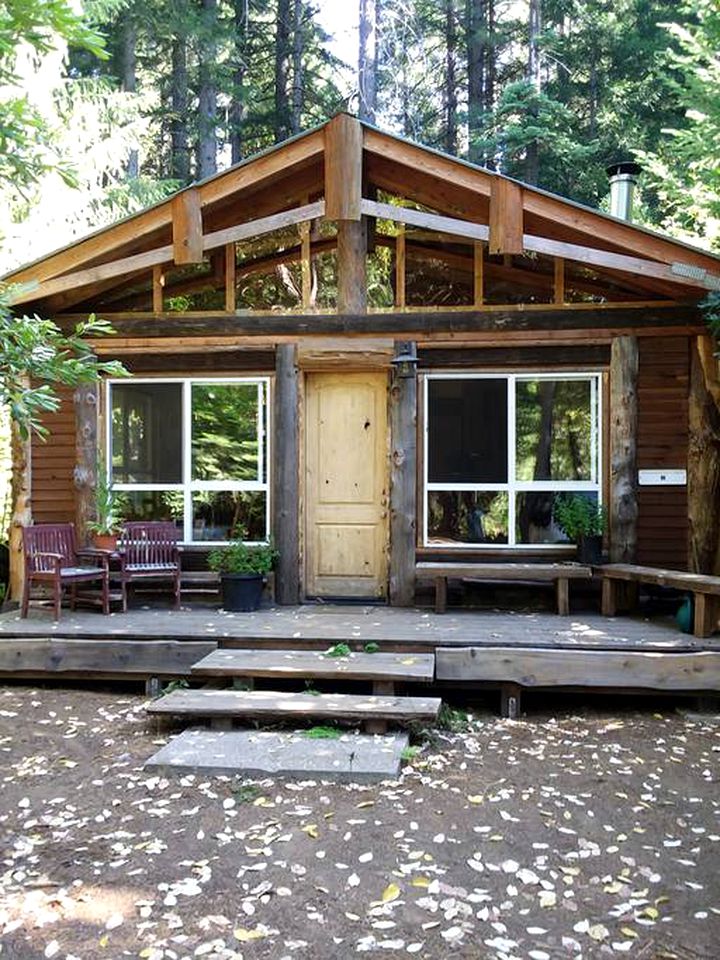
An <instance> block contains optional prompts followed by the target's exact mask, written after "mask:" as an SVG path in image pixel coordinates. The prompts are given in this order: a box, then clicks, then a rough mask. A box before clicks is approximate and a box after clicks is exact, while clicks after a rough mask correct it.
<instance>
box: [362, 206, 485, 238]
mask: <svg viewBox="0 0 720 960" xmlns="http://www.w3.org/2000/svg"><path fill="white" fill-rule="evenodd" d="M361 209H362V212H363V213H364V214H366V215H367V216H370V217H376V218H377V219H379V220H392V221H393V223H405V224H410V225H412V226H414V227H423V228H424V229H426V230H438V231H439V232H440V233H447V234H450V235H451V236H457V237H466V238H468V239H469V240H487V239H488V237H489V235H490V231H489V228H488V227H487V226H485V224H483V223H473V222H472V221H470V220H457V219H455V218H454V217H443V216H440V214H437V213H426V212H425V211H424V210H412V209H411V208H410V207H398V206H396V205H395V204H392V203H378V201H377V200H363V201H362V203H361Z"/></svg>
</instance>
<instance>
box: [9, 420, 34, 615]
mask: <svg viewBox="0 0 720 960" xmlns="http://www.w3.org/2000/svg"><path fill="white" fill-rule="evenodd" d="M10 430H11V450H12V479H11V481H10V495H11V497H12V519H11V521H10V537H9V541H10V542H9V550H10V595H9V599H10V600H15V601H17V602H18V603H19V602H20V600H21V598H22V591H23V584H24V583H25V562H24V559H23V549H22V528H23V527H27V526H29V525H30V524H31V523H32V511H31V504H30V481H31V466H32V443H31V440H30V438H29V437H28V438H27V439H26V440H25V439H23V438H22V437H21V436H20V431H19V429H18V427H17V425H16V424H15V422H14V421H11V424H10Z"/></svg>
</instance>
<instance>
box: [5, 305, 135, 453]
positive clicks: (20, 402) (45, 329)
mask: <svg viewBox="0 0 720 960" xmlns="http://www.w3.org/2000/svg"><path fill="white" fill-rule="evenodd" d="M8 297H9V295H8V291H7V290H6V291H0V404H3V405H7V407H8V408H9V410H10V416H11V417H12V419H13V420H14V421H15V423H16V424H17V426H18V428H19V430H20V435H21V436H22V437H24V438H27V437H28V436H29V435H30V432H31V431H34V432H35V433H37V434H38V435H39V436H42V437H44V436H46V435H47V430H46V429H45V427H43V425H42V423H41V417H42V415H43V413H47V412H49V411H53V410H57V408H58V406H59V405H60V400H59V398H58V395H57V392H56V389H55V388H56V386H61V385H62V386H70V387H75V386H79V385H80V384H83V383H93V382H95V381H96V380H97V379H98V378H99V377H101V376H102V375H107V376H113V377H118V376H123V375H125V374H126V373H127V371H126V370H125V368H124V367H123V366H122V364H120V363H118V362H116V361H100V360H98V358H97V357H96V356H95V354H94V353H93V352H92V350H91V349H90V347H89V346H88V345H87V343H86V342H85V340H84V338H85V337H104V336H108V335H110V334H112V333H114V330H113V328H112V327H111V326H110V324H108V323H107V322H106V321H105V320H100V319H98V318H97V317H96V316H95V315H94V314H92V315H91V316H90V317H89V318H88V319H87V320H85V321H82V322H80V323H78V324H77V325H76V326H75V329H74V330H73V331H72V332H70V333H64V332H63V331H62V330H61V329H60V328H59V327H58V326H56V324H54V323H53V322H52V320H41V319H40V317H38V316H34V317H26V316H25V317H13V316H12V314H11V313H10V308H9V305H8ZM29 381H32V382H33V385H28V382H29ZM36 383H37V385H35V384H36Z"/></svg>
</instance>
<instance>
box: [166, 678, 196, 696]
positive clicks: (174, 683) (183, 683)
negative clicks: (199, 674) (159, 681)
mask: <svg viewBox="0 0 720 960" xmlns="http://www.w3.org/2000/svg"><path fill="white" fill-rule="evenodd" d="M189 686H190V684H189V683H188V682H187V680H183V679H182V678H180V679H179V680H171V681H170V683H166V684H165V686H164V687H163V688H162V694H161V696H163V697H164V696H165V694H167V693H172V692H173V690H187V689H188V687H189Z"/></svg>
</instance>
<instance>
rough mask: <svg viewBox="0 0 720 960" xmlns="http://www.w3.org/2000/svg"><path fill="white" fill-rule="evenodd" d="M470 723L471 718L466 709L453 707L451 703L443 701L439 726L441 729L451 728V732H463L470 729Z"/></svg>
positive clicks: (438, 720)
mask: <svg viewBox="0 0 720 960" xmlns="http://www.w3.org/2000/svg"><path fill="white" fill-rule="evenodd" d="M469 724H470V719H469V717H468V714H467V711H466V710H460V709H459V708H457V707H451V706H450V704H449V703H443V704H442V706H441V707H440V713H439V714H438V719H437V726H438V727H439V728H440V729H441V730H449V731H450V733H463V732H464V731H465V730H467V729H468V726H469Z"/></svg>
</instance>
